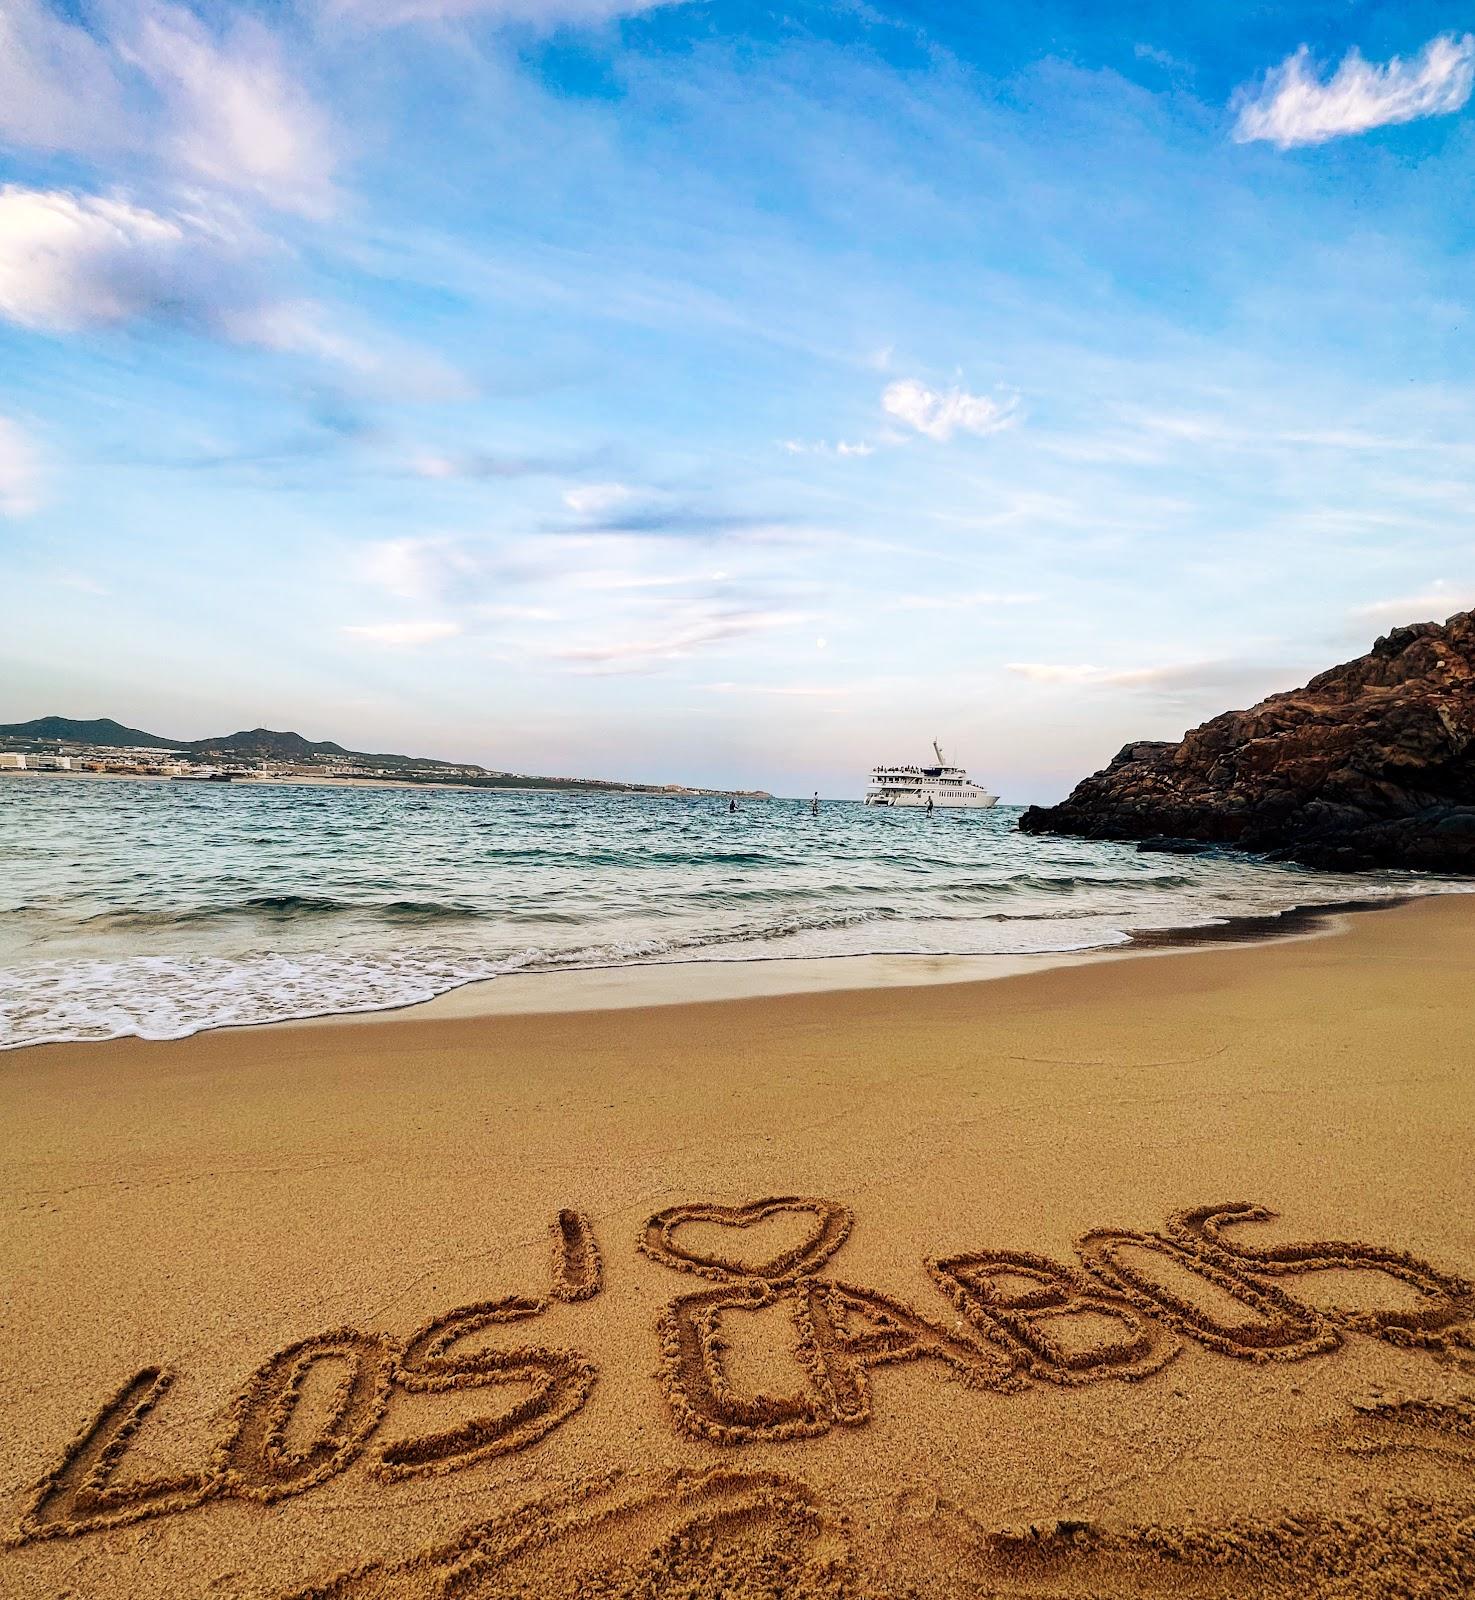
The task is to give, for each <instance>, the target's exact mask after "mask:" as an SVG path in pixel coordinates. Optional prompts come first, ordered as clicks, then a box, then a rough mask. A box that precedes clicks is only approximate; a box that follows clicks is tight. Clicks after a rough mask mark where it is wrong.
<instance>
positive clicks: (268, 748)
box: [0, 717, 472, 767]
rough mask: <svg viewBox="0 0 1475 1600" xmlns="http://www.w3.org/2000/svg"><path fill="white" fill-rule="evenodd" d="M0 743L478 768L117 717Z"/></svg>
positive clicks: (4, 726)
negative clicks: (177, 734) (146, 725)
mask: <svg viewBox="0 0 1475 1600" xmlns="http://www.w3.org/2000/svg"><path fill="white" fill-rule="evenodd" d="M0 739H35V740H39V741H41V742H43V743H56V742H64V743H67V744H92V745H103V746H106V747H107V748H109V749H113V750H118V749H123V748H126V747H128V746H131V745H144V746H148V747H151V748H153V749H159V750H178V751H181V752H184V753H187V754H194V755H199V756H250V757H254V758H255V759H257V760H264V761H301V762H310V761H312V760H314V759H320V758H322V757H323V756H333V757H336V758H343V759H349V760H356V761H368V762H373V763H374V764H375V765H376V766H381V767H400V766H416V767H450V766H457V765H465V766H470V765H472V763H470V762H464V763H458V762H452V761H436V760H433V759H432V758H431V757H429V756H423V757H422V756H397V755H370V754H368V753H367V752H365V751H362V750H345V749H344V748H343V746H342V745H341V744H333V743H332V742H331V741H329V740H322V741H320V742H314V741H313V740H311V739H304V738H303V737H302V735H301V734H300V733H278V732H277V731H276V730H275V729H272V728H247V729H244V730H242V731H241V732H240V733H223V734H219V735H216V736H214V737H212V738H209V739H166V738H164V736H163V735H162V734H158V733H145V732H144V731H143V729H142V728H125V727H124V726H123V724H122V723H121V722H114V721H113V719H112V718H111V717H98V718H96V719H95V720H93V721H90V722H84V721H79V720H78V719H77V718H75V717H35V718H33V719H32V720H31V721H30V722H7V723H0Z"/></svg>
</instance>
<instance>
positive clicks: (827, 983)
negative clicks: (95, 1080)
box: [191, 890, 1462, 1038]
mask: <svg viewBox="0 0 1475 1600" xmlns="http://www.w3.org/2000/svg"><path fill="white" fill-rule="evenodd" d="M1449 892H1451V893H1460V892H1462V891H1458V890H1454V891H1449ZM1436 898H1439V896H1435V895H1398V896H1389V897H1388V898H1387V899H1386V900H1382V899H1371V900H1348V901H1338V902H1330V903H1328V904H1326V905H1324V906H1292V907H1290V908H1289V909H1287V910H1286V911H1283V912H1280V913H1276V914H1267V915H1261V916H1243V917H1231V918H1228V919H1226V920H1225V921H1223V922H1219V923H1209V924H1198V925H1190V926H1187V927H1182V928H1156V929H1147V930H1143V931H1140V932H1137V933H1128V934H1127V935H1126V936H1125V937H1124V939H1123V940H1122V941H1121V942H1120V943H1117V944H1107V945H1090V946H1086V947H1083V948H1081V949H1076V950H1040V951H1026V952H1021V953H1017V954H1015V953H998V954H994V953H988V954H982V955H951V954H950V955H929V954H923V953H907V954H900V955H897V954H869V955H837V956H744V957H734V958H725V957H724V958H718V959H712V960H693V961H630V962H625V963H622V964H619V965H609V966H591V967H558V968H551V969H549V970H546V971H538V972H509V973H503V974H501V975H500V976H498V977H495V978H472V979H470V980H468V981H467V982H466V983H462V984H458V985H457V986H456V987H455V988H453V989H446V990H444V991H443V992H442V993H440V994H438V995H434V996H432V997H431V998H430V999H429V1000H412V1001H409V1002H407V1003H406V1004H404V1005H399V1006H385V1007H381V1008H380V1009H378V1010H374V1011H340V1012H333V1011H325V1012H322V1013H320V1014H319V1015H316V1016H305V1017H287V1018H284V1019H282V1020H281V1021H278V1022H260V1023H240V1024H235V1025H234V1026H238V1027H241V1028H260V1029H272V1030H276V1029H280V1028H312V1027H322V1026H327V1025H331V1024H334V1023H339V1022H341V1023H345V1024H351V1025H362V1024H366V1023H373V1022H375V1021H378V1020H380V1019H381V1018H382V1019H385V1020H397V1021H419V1020H424V1021H434V1020H437V1019H441V1018H452V1017H462V1018H464V1017H501V1016H551V1015H556V1014H559V1013H562V1012H568V1011H625V1010H630V1009H643V1008H645V1007H648V1006H679V1005H708V1004H715V1003H721V1002H723V1001H727V1000H765V999H778V998H781V997H784V996H790V995H806V994H847V993H864V992H868V991H870V990H878V989H879V990H886V989H931V988H938V987H950V986H952V985H954V984H976V983H995V982H998V981H1000V980H1001V979H1005V978H1021V977H1028V976H1030V975H1031V974H1036V973H1043V972H1053V971H1058V970H1061V969H1064V968H1068V967H1078V966H1087V965H1096V964H1098V963H1101V962H1106V961H1129V960H1134V959H1136V958H1138V957H1143V958H1145V957H1148V956H1171V955H1186V954H1189V953H1192V952H1197V951H1203V950H1210V949H1227V948H1234V947H1243V946H1247V945H1260V944H1280V943H1288V942H1291V941H1294V940H1300V939H1319V938H1327V937H1331V936H1334V935H1336V934H1339V933H1342V932H1345V931H1346V930H1347V928H1348V927H1350V926H1351V921H1352V919H1355V918H1357V917H1360V916H1361V915H1363V914H1364V913H1369V912H1380V911H1392V910H1395V909H1396V908H1397V907H1399V906H1403V905H1409V904H1412V903H1415V902H1417V901H1420V900H1425V899H1436ZM201 1031H202V1032H208V1033H214V1032H217V1031H220V1030H218V1029H214V1028H210V1029H202V1030H201ZM191 1037H196V1038H197V1037H199V1035H191Z"/></svg>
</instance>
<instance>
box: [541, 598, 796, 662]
mask: <svg viewBox="0 0 1475 1600" xmlns="http://www.w3.org/2000/svg"><path fill="white" fill-rule="evenodd" d="M813 620H814V619H813V616H812V615H811V614H809V613H806V612H801V611H756V610H755V611H744V610H735V609H707V608H703V607H690V608H688V610H687V615H686V617H685V618H684V619H682V620H681V621H680V623H679V625H678V626H675V627H672V628H670V629H669V630H668V631H666V632H663V633H660V634H656V635H651V636H648V637H645V638H639V639H620V640H614V641H611V642H609V643H607V644H597V645H576V646H573V647H571V648H569V649H564V650H555V651H554V652H553V658H554V660H556V661H567V662H570V663H572V664H573V665H574V666H575V667H576V669H577V670H579V671H582V672H646V671H650V670H651V669H652V668H653V667H655V666H656V665H657V664H659V663H661V662H665V661H685V660H687V659H688V658H690V657H691V656H694V655H696V654H698V653H699V652H700V651H702V650H707V649H711V648H713V647H714V646H718V645H723V644H730V643H732V642H734V641H736V640H739V639H746V638H749V637H751V636H752V635H754V634H758V633H767V632H770V631H772V630H773V629H775V628H787V627H793V626H796V625H797V624H799V623H803V622H811V621H813Z"/></svg>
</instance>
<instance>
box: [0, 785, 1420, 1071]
mask: <svg viewBox="0 0 1475 1600" xmlns="http://www.w3.org/2000/svg"><path fill="white" fill-rule="evenodd" d="M1017 815H1018V812H1017V811H1016V810H1015V809H1013V808H1010V807H999V808H997V809H996V810H994V811H990V812H971V813H965V812H953V813H946V812H937V813H935V814H934V815H933V816H932V817H930V818H929V817H927V816H926V815H925V814H923V813H921V812H912V811H890V810H884V809H874V808H873V809H867V808H866V807H864V806H862V805H860V804H852V803H839V802H836V803H832V804H828V805H825V806H824V807H823V808H822V810H821V812H820V815H819V816H818V817H812V816H810V815H809V812H808V809H807V807H806V806H805V805H804V804H803V803H801V802H798V801H769V802H753V803H749V804H745V805H744V806H743V808H742V809H741V810H740V811H739V812H738V813H737V815H735V816H729V815H728V813H727V808H726V802H725V801H716V800H691V799H677V798H664V797H662V798H655V797H649V796H607V797H606V796H587V795H578V796H574V795H559V794H547V793H537V794H533V793H526V794H519V793H509V792H507V791H496V792H494V791H471V792H459V791H454V790H412V789H331V788H318V787H308V786H302V785H296V786H294V785H266V784H262V785H251V786H244V785H243V786H230V787H227V786H225V785H220V786H218V787H216V786H209V785H204V784H181V783H129V782H112V781H89V780H86V779H74V778H35V777H18V776H7V777H0V913H3V914H0V1045H5V1046H14V1045H19V1044H28V1043H36V1042H40V1041H43V1040H59V1039H97V1038H110V1037H115V1036H118V1035H122V1034H141V1035H143V1036H145V1037H148V1038H176V1037H180V1036H182V1035H185V1034H189V1033H194V1032H196V1031H198V1030H199V1029H201V1028H206V1027H213V1026H219V1025H222V1024H227V1023H244V1022H264V1021H271V1020H276V1019H281V1018H286V1017H294V1016H310V1015H321V1014H325V1013H329V1012H342V1011H367V1010H378V1009H381V1008H385V1007H390V1006H397V1005H404V1004H407V1003H409V1002H411V1001H416V1000H423V999H428V998H430V997H431V996H432V995H435V994H439V993H442V992H443V991H445V990H447V989H451V988H455V987H456V986H458V985H460V984H463V983H467V982H471V981H474V980H477V979H485V978H494V977H497V976H498V975H500V974H502V973H507V972H514V971H529V970H547V969H554V968H560V967H590V966H610V965H620V964H624V963H630V962H657V961H658V962H671V961H689V960H754V959H762V958H766V957H779V956H844V955H855V954H864V953H883V952H884V953H909V952H919V953H920V952H926V953H957V954H976V953H1025V952H1037V951H1061V950H1079V949H1086V948H1090V947H1093V946H1101V945H1110V944H1118V943H1121V942H1123V941H1124V940H1125V939H1126V938H1127V937H1128V934H1129V932H1130V931H1131V930H1134V929H1160V928H1172V927H1189V926H1195V925H1200V924H1205V923H1213V922H1217V921H1222V920H1224V919H1226V918H1228V917H1234V916H1242V915H1253V914H1265V913H1276V912H1282V911H1285V910H1287V909H1289V908H1290V907H1293V906H1306V905H1316V904H1322V903H1333V902H1337V901H1341V900H1346V899H1350V898H1371V897H1374V896H1378V895H1395V894H1406V893H1409V892H1418V891H1421V890H1432V889H1437V888H1441V887H1448V886H1449V885H1446V884H1444V883H1442V882H1441V881H1440V880H1436V879H1432V878H1413V877H1410V876H1409V875H1406V874H1398V873H1384V874H1377V875H1369V876H1357V877H1349V876H1345V875H1336V874H1327V873H1316V872H1310V871H1307V870H1305V869H1302V868H1297V867H1291V866H1283V865H1270V864H1263V863H1255V862H1250V861H1245V860H1241V859H1235V858H1206V857H1184V856H1164V855H1143V854H1139V853H1138V852H1137V851H1136V850H1135V849H1133V848H1131V847H1130V846H1126V845H1113V844H1099V843H1090V842H1084V841H1080V840H1066V839H1048V838H1038V837H1029V836H1025V835H1022V834H1020V833H1018V832H1017V831H1015V827H1014V824H1015V819H1016V817H1017Z"/></svg>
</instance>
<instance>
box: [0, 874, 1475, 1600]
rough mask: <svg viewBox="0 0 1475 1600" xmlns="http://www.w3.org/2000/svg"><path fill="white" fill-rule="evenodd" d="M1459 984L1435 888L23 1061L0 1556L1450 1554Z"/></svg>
mask: <svg viewBox="0 0 1475 1600" xmlns="http://www.w3.org/2000/svg"><path fill="white" fill-rule="evenodd" d="M1472 983H1475V906H1472V904H1471V902H1470V901H1469V900H1468V899H1466V898H1464V897H1462V896H1449V897H1441V898H1438V899H1433V900H1427V901H1422V902H1418V903H1414V904H1409V905H1404V906H1401V907H1398V908H1397V909H1394V910H1389V911H1383V912H1378V913H1375V914H1362V915H1358V916H1356V917H1352V918H1349V919H1347V922H1346V925H1345V927H1344V928H1343V929H1342V931H1339V932H1337V933H1335V934H1334V935H1331V936H1327V937H1319V938H1311V939H1301V940H1294V941H1285V942H1281V943H1271V944H1263V945H1255V946H1251V947H1240V948H1223V949H1208V950H1202V951H1193V950H1190V951H1185V952H1177V953H1173V954H1171V955H1167V956H1156V955H1154V956H1144V957H1140V958H1129V959H1115V960H1109V961H1095V962H1085V963H1081V964H1077V965H1073V966H1064V967H1059V968H1054V969H1051V970H1045V971H1040V972H1033V973H1023V974H1018V975H1014V976H1007V977H1001V978H998V979H996V980H993V981H989V982H981V983H979V982H975V983H953V984H933V985H929V986H913V987H889V988H876V989H861V990H853V991H838V992H823V993H810V994H800V995H787V996H758V997H752V998H738V999H730V1000H721V1001H710V1002H706V1003H702V1004H689V1005H681V1004H664V1005H650V1006H643V1007H642V1006H628V1005H627V1006H623V1007H621V1008H619V1009H610V1010H590V1009H568V1010H562V1011H556V1012H550V1013H547V1014H539V1013H517V1012H508V1013H505V1014H501V1015H476V1014H468V1015H445V1016H425V1015H420V1014H415V1013H407V1014H404V1015H400V1016H392V1017H386V1018H383V1019H379V1020H373V1021H369V1022H365V1021H363V1020H357V1021H354V1022H353V1023H351V1024H349V1023H341V1024H336V1023H320V1024H316V1025H312V1026H286V1027H277V1028H272V1029H243V1030H235V1031H225V1032H217V1033H213V1034H207V1035H201V1036H199V1037H195V1038H191V1039H186V1040H182V1041H179V1042H174V1043H166V1044H159V1043H145V1042H141V1041H137V1040H126V1041H120V1042H114V1043H107V1044H89V1045H81V1046H51V1047H44V1048H38V1049H32V1050H26V1051H20V1052H16V1053H15V1054H13V1055H9V1056H7V1057H6V1058H4V1059H3V1061H0V1081H3V1094H4V1127H5V1130H6V1135H5V1144H4V1156H5V1160H4V1178H3V1183H4V1206H5V1216H6V1226H5V1229H4V1244H3V1250H4V1256H5V1259H4V1275H5V1280H6V1283H7V1285H8V1288H7V1291H6V1296H5V1300H4V1335H3V1370H0V1495H3V1509H0V1517H3V1531H4V1534H5V1537H6V1539H7V1540H8V1543H7V1545H6V1547H5V1548H4V1549H3V1550H0V1593H3V1594H5V1595H7V1596H8V1595H14V1596H28V1597H30V1596H47V1595H57V1596H61V1595H66V1596H71V1597H77V1600H81V1597H90V1596H99V1597H101V1596H108V1597H116V1596H123V1595H126V1596H130V1597H135V1596H136V1597H140V1600H148V1597H155V1596H157V1597H163V1596H177V1595H200V1596H204V1595H242V1596H253V1597H254V1596H260V1597H272V1600H281V1597H287V1596H294V1595H307V1594H311V1595H316V1596H333V1597H335V1600H336V1597H348V1596H353V1597H355V1600H367V1597H385V1600H387V1597H391V1596H393V1597H411V1596H413V1597H417V1600H418V1597H429V1596H446V1597H449V1596H452V1595H454V1596H457V1597H462V1596H478V1597H483V1600H486V1597H493V1596H505V1595H513V1594H517V1595H529V1596H532V1595H537V1596H544V1595H548V1596H553V1595H559V1596H565V1595H566V1596H570V1597H572V1596H575V1595H580V1596H583V1595H598V1596H610V1595H631V1596H635V1595H640V1596H648V1595H662V1596H675V1595H713V1596H715V1595H718V1594H722V1595H729V1596H744V1597H746V1596H757V1595H775V1594H792V1595H805V1596H808V1595H824V1596H841V1595H845V1596H849V1595H856V1596H860V1595H878V1596H879V1595H887V1596H903V1595H934V1594H935V1595H959V1596H961V1595H969V1596H978V1595H998V1596H1017V1597H1024V1596H1029V1597H1034V1600H1044V1597H1053V1600H1060V1597H1066V1596H1069V1597H1075V1600H1081V1597H1085V1596H1098V1595H1099V1596H1112V1597H1115V1596H1139V1595H1141V1596H1159V1595H1161V1596H1167V1595H1174V1596H1192V1597H1200V1596H1202V1597H1215V1600H1219V1597H1223V1600H1230V1597H1233V1600H1243V1597H1246V1596H1251V1595H1262V1594H1263V1595H1267V1596H1292V1595H1296V1596H1302V1595H1317V1596H1327V1597H1330V1596H1336V1597H1351V1600H1372V1597H1375V1596H1384V1595H1394V1594H1398V1595H1418V1596H1455V1595H1461V1594H1465V1593H1468V1592H1469V1591H1470V1588H1471V1586H1472V1585H1475V1534H1472V1526H1475V1524H1472V1517H1475V1491H1472V1479H1471V1472H1472V1460H1475V1409H1472V1405H1471V1402H1470V1400H1469V1398H1468V1396H1469V1395H1470V1394H1471V1393H1472V1383H1475V1371H1472V1368H1475V1345H1472V1342H1471V1335H1470V1334H1469V1332H1468V1331H1467V1330H1468V1329H1469V1328H1470V1326H1471V1323H1470V1321H1469V1320H1468V1319H1470V1318H1472V1317H1475V1287H1472V1285H1471V1283H1470V1282H1469V1281H1468V1280H1469V1279H1471V1278H1475V1204H1472V1202H1471V1186H1470V1150H1471V1148H1472V1136H1475V1088H1472V1068H1475V1019H1472V1014H1471V1010H1470V1006H1469V995H1470V993H1471V986H1472ZM492 987H493V988H495V987H496V986H495V985H493V986H492Z"/></svg>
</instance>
